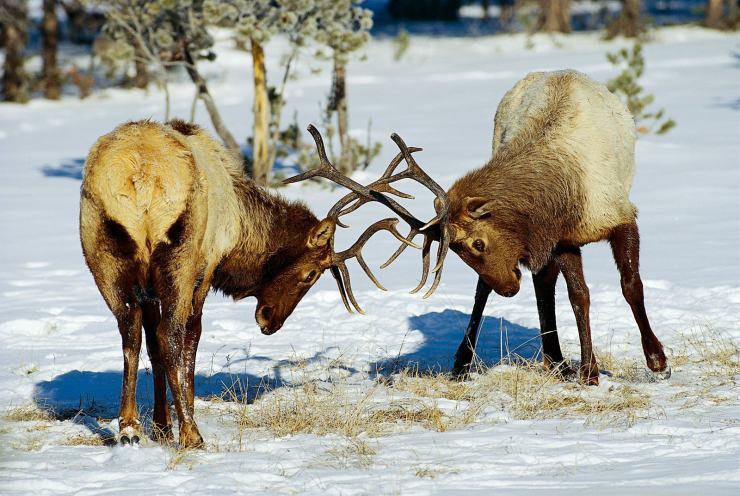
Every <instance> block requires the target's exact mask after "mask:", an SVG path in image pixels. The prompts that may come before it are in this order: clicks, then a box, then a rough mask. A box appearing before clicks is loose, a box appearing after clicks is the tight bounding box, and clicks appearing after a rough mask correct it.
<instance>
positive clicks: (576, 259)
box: [556, 247, 599, 386]
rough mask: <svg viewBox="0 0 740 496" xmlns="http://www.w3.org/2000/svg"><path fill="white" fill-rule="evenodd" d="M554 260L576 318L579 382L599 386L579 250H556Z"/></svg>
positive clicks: (588, 300) (586, 290)
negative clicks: (579, 359) (579, 346)
mask: <svg viewBox="0 0 740 496" xmlns="http://www.w3.org/2000/svg"><path fill="white" fill-rule="evenodd" d="M556 260H557V263H558V267H559V268H560V271H561V272H562V273H563V277H565V283H566V284H567V286H568V297H569V298H570V304H571V306H572V307H573V313H574V314H575V316H576V325H577V326H578V337H579V338H580V341H581V382H583V383H584V384H587V385H593V386H596V385H598V384H599V366H598V365H597V364H596V356H595V355H594V353H593V347H592V344H591V325H590V323H589V315H588V312H589V306H590V296H589V292H588V286H586V280H585V279H584V277H583V261H582V259H581V249H580V248H576V247H564V248H558V250H557V252H556Z"/></svg>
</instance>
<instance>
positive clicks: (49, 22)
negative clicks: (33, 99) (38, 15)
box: [41, 0, 62, 100]
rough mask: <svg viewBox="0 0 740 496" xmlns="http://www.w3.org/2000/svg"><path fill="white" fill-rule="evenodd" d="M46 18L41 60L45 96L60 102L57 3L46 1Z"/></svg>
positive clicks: (43, 27) (42, 26) (60, 82)
mask: <svg viewBox="0 0 740 496" xmlns="http://www.w3.org/2000/svg"><path fill="white" fill-rule="evenodd" d="M43 6H44V17H43V19H42V20H41V60H42V61H43V69H42V70H43V74H42V78H43V86H44V96H45V97H46V98H49V99H50V100H58V99H59V97H60V96H61V90H62V88H61V85H62V81H61V77H60V75H59V66H58V65H57V41H58V40H57V28H58V23H57V13H56V8H57V1H56V0H44V4H43Z"/></svg>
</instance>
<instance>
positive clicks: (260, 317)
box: [257, 306, 272, 329]
mask: <svg viewBox="0 0 740 496" xmlns="http://www.w3.org/2000/svg"><path fill="white" fill-rule="evenodd" d="M271 316H272V307H268V306H264V307H262V308H260V309H259V310H258V311H257V324H259V326H260V327H261V328H263V329H264V328H265V327H267V326H268V325H269V324H270V317H271Z"/></svg>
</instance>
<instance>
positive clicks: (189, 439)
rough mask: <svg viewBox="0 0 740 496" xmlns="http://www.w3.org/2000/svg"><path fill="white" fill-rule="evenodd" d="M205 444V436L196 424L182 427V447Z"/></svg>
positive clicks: (196, 446)
mask: <svg viewBox="0 0 740 496" xmlns="http://www.w3.org/2000/svg"><path fill="white" fill-rule="evenodd" d="M203 444H204V443H203V436H201V435H200V432H198V428H197V427H196V426H195V424H190V425H188V424H186V425H183V426H181V427H180V448H202V447H203Z"/></svg>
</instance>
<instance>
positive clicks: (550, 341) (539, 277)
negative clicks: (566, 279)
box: [532, 260, 575, 377]
mask: <svg viewBox="0 0 740 496" xmlns="http://www.w3.org/2000/svg"><path fill="white" fill-rule="evenodd" d="M559 273H560V269H559V268H558V264H557V262H555V261H554V260H553V261H550V263H548V264H547V265H546V266H545V267H543V268H542V269H540V271H539V272H537V273H534V274H532V282H533V283H534V294H535V296H536V298H537V312H538V313H539V317H540V337H541V338H542V361H543V364H544V366H545V368H546V369H547V370H552V371H555V372H557V373H559V374H561V375H562V376H563V377H568V376H572V375H574V374H575V372H574V371H573V370H572V369H571V368H570V367H569V366H568V364H567V363H566V362H565V360H564V359H563V352H562V351H561V350H560V340H559V339H558V328H557V323H556V319H555V284H556V283H557V280H558V274H559Z"/></svg>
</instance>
